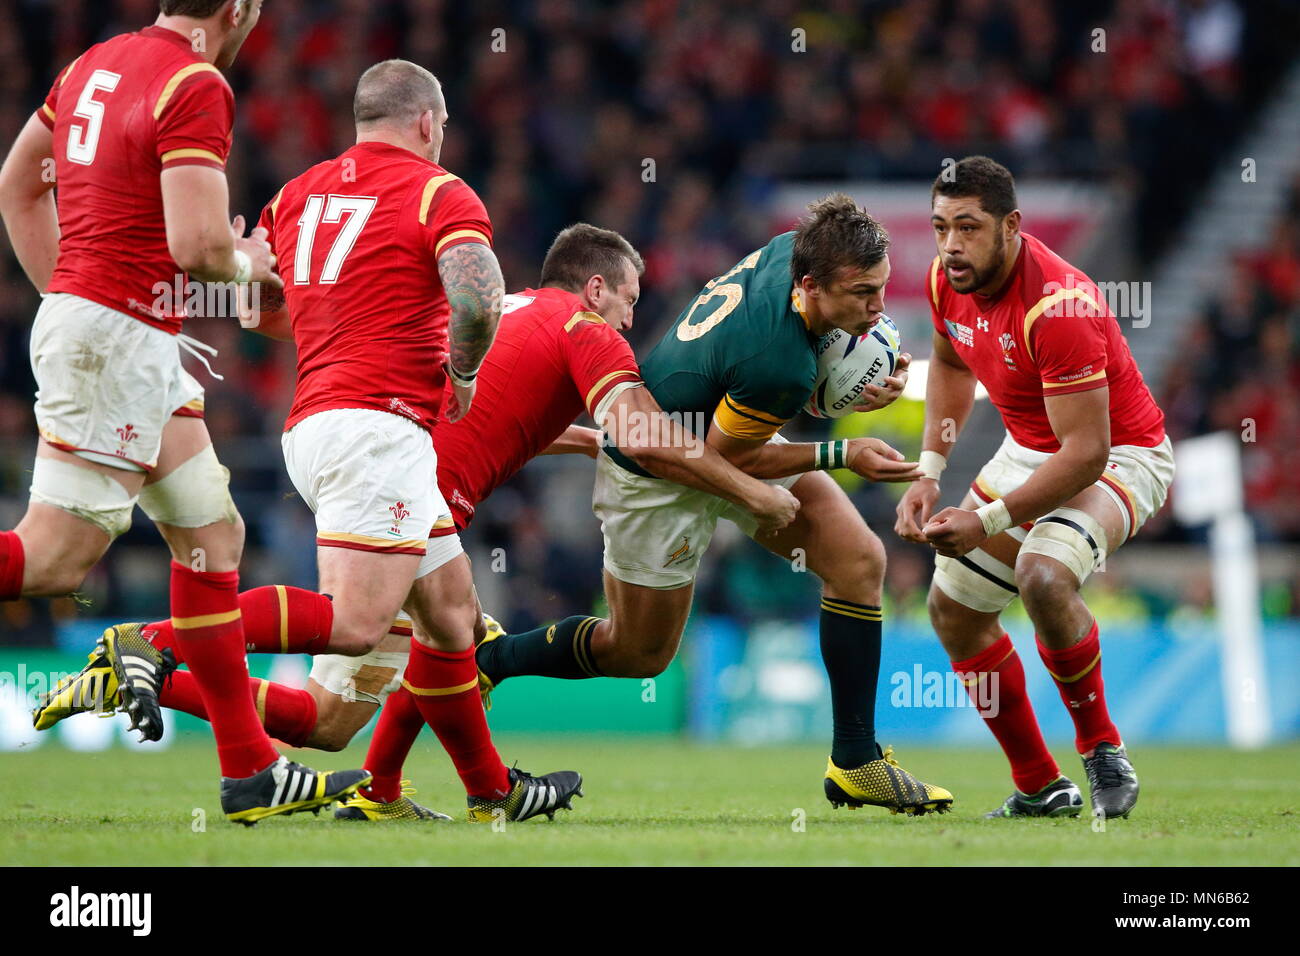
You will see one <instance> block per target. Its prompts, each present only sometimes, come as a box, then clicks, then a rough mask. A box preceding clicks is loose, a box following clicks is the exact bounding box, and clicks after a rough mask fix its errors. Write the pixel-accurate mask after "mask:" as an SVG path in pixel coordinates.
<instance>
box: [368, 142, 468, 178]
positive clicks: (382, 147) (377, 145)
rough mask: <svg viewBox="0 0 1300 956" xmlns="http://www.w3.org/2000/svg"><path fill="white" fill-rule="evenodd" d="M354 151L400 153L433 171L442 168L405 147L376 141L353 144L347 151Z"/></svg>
mask: <svg viewBox="0 0 1300 956" xmlns="http://www.w3.org/2000/svg"><path fill="white" fill-rule="evenodd" d="M354 149H368V150H375V151H377V152H381V153H401V154H402V155H403V156H408V157H410V158H411V159H415V160H418V161H419V162H422V163H424V164H425V165H426V166H430V167H432V168H434V169H443V167H441V166H439V165H438V164H437V163H435V162H433V161H432V160H429V159H425V158H424V157H423V156H421V155H420V154H419V153H413V152H411V151H410V150H409V149H407V148H406V147H405V146H394V145H393V144H392V143H381V142H378V141H377V140H366V141H365V142H364V143H353V144H352V145H351V146H349V147H348V150H347V151H348V152H349V153H350V152H352V151H353V150H354ZM443 172H446V170H445V169H443Z"/></svg>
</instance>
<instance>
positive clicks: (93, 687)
mask: <svg viewBox="0 0 1300 956" xmlns="http://www.w3.org/2000/svg"><path fill="white" fill-rule="evenodd" d="M86 660H87V661H88V663H87V664H86V666H85V667H83V668H82V669H81V670H80V671H78V672H77V673H76V674H68V675H67V676H65V677H64V678H62V679H61V680H60V681H59V682H58V683H57V684H55V685H54V687H53V688H51V689H50V690H49V691H48V692H47V693H46V694H45V696H43V697H42V698H41V700H40V703H38V704H37V705H36V708H35V709H34V710H33V711H32V724H33V725H34V726H35V727H36V729H37V730H49V729H50V728H51V727H53V726H54V725H55V724H57V723H58V722H59V721H60V720H63V719H64V718H65V717H71V716H72V715H73V714H85V713H94V714H97V715H98V716H100V717H109V716H111V715H113V714H115V713H117V708H118V707H120V706H121V704H122V696H121V695H120V694H119V693H118V690H117V674H115V673H114V672H113V665H112V664H110V663H109V661H108V658H107V657H106V656H105V655H104V652H103V651H102V650H101V649H100V648H99V647H96V648H95V649H94V650H93V651H91V652H90V653H89V654H87V655H86Z"/></svg>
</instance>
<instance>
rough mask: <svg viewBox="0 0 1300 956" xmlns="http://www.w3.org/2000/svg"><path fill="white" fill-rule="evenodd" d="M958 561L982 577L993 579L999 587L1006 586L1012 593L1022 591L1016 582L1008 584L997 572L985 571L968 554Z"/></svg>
mask: <svg viewBox="0 0 1300 956" xmlns="http://www.w3.org/2000/svg"><path fill="white" fill-rule="evenodd" d="M957 561H958V562H959V563H960V564H964V565H965V566H966V567H968V568H970V569H971V570H972V571H974V572H975V573H976V574H978V575H979V576H980V577H982V578H988V579H989V580H990V581H992V582H993V583H994V584H996V585H997V586H998V587H1000V588H1004V589H1005V590H1007V591H1010V592H1011V593H1012V594H1019V593H1020V588H1018V587H1016V586H1015V585H1014V584H1007V582H1006V581H1003V580H1002V579H1001V578H1000V577H998V576H997V575H996V574H994V573H993V572H992V571H985V570H984V569H983V568H981V567H980V566H979V565H978V564H976V563H975V562H974V561H972V560H971V559H970V558H968V557H966V555H964V554H963V555H962V556H961V557H960V558H958V559H957Z"/></svg>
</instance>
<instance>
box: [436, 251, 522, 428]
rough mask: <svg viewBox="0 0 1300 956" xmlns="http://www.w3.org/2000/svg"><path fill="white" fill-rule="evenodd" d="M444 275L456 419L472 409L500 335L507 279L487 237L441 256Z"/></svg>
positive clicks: (450, 415) (451, 413)
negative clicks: (480, 376)
mask: <svg viewBox="0 0 1300 956" xmlns="http://www.w3.org/2000/svg"><path fill="white" fill-rule="evenodd" d="M438 275H439V276H441V278H442V287H443V289H444V290H446V293H447V302H448V303H450V305H451V319H450V322H449V325H448V334H447V337H448V341H449V356H448V359H447V373H448V375H449V377H450V378H451V382H452V394H453V398H452V401H451V403H450V404H449V406H448V408H447V420H448V421H452V422H455V421H459V420H460V419H462V418H464V417H465V416H466V415H467V414H469V408H470V403H471V402H472V401H473V400H474V376H475V375H477V374H478V368H479V366H480V365H482V364H483V356H485V355H487V350H488V348H489V346H491V345H492V339H493V338H494V337H495V336H496V334H497V322H498V321H499V320H500V318H501V300H502V298H503V296H504V295H505V280H504V279H503V278H502V277H501V266H500V265H499V264H498V263H497V257H496V255H495V254H494V253H493V252H492V250H491V249H490V248H489V247H488V246H486V245H484V244H483V243H481V242H463V243H461V244H460V245H456V246H452V247H451V248H450V249H448V250H447V251H446V252H444V253H443V254H442V255H440V256H439V257H438Z"/></svg>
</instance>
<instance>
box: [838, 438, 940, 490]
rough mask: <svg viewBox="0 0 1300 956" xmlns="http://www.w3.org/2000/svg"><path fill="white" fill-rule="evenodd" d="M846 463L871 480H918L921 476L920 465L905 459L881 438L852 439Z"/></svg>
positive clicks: (854, 471) (854, 470)
mask: <svg viewBox="0 0 1300 956" xmlns="http://www.w3.org/2000/svg"><path fill="white" fill-rule="evenodd" d="M844 465H845V467H846V468H848V469H849V470H850V471H852V472H853V473H854V474H858V475H861V476H862V477H863V478H867V479H869V480H871V481H916V479H918V478H920V477H921V470H920V465H918V464H917V463H916V462H914V461H906V460H904V458H903V453H902V452H901V451H898V450H896V449H894V448H891V447H890V446H889V445H888V443H886V442H883V441H881V440H880V439H879V438H854V439H852V440H851V441H850V442H849V449H848V454H847V455H845V461H844Z"/></svg>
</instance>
